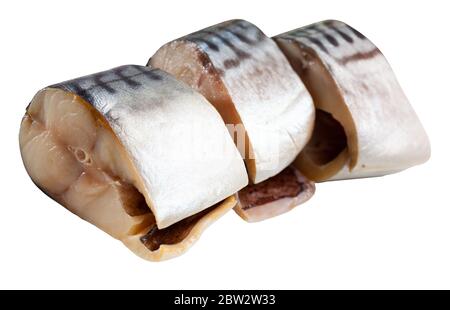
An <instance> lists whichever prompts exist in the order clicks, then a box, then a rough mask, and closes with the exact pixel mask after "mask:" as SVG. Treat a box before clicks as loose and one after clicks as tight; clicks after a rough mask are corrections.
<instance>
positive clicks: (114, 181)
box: [19, 65, 248, 261]
mask: <svg viewBox="0 0 450 310" xmlns="http://www.w3.org/2000/svg"><path fill="white" fill-rule="evenodd" d="M19 144H20V151H21V155H22V160H23V163H24V166H25V168H26V170H27V172H28V174H29V175H30V177H31V179H32V180H33V181H34V183H35V184H36V185H37V186H38V187H39V188H40V189H41V190H42V191H44V192H45V193H46V194H47V195H48V196H50V197H51V198H53V199H54V200H55V201H57V202H58V203H60V204H61V205H63V206H64V207H66V208H67V209H68V210H70V211H71V212H73V213H74V214H76V215H78V216H79V217H81V218H83V219H84V220H86V221H88V222H90V223H92V224H94V225H95V226H97V227H98V228H100V229H102V230H103V231H105V232H106V233H108V234H110V235H111V236H113V237H114V238H116V239H119V240H120V241H122V242H123V243H124V244H125V245H126V246H127V247H128V248H129V249H131V250H132V251H133V252H134V253H135V254H137V255H139V256H140V257H142V258H145V259H148V260H152V261H159V260H164V259H169V258H172V257H175V256H178V255H180V254H182V253H184V252H185V251H187V250H188V249H189V248H190V247H191V246H192V245H193V243H194V242H196V240H198V238H199V237H200V235H201V233H202V232H203V231H204V230H205V229H206V228H207V227H208V226H209V225H210V224H211V223H213V222H214V221H216V220H217V219H218V218H220V217H221V216H222V215H224V214H225V213H226V212H227V211H229V210H231V209H232V208H233V207H234V206H235V205H236V197H235V193H236V192H237V191H238V190H240V189H241V188H243V187H245V186H246V185H247V183H248V177H247V173H246V170H245V165H244V163H243V162H242V159H241V156H240V154H239V152H238V150H237V149H236V147H235V145H234V143H233V140H232V139H231V137H230V136H229V133H228V130H227V128H226V126H225V124H224V122H223V120H222V119H221V117H220V115H219V114H218V113H217V111H216V110H215V109H214V108H213V107H212V106H211V105H210V104H209V102H208V101H207V100H206V99H205V98H204V97H202V96H201V95H200V94H199V93H197V92H195V91H193V90H192V89H191V88H190V87H188V86H187V85H185V84H183V83H180V82H179V81H177V80H176V79H175V78H174V77H172V76H171V75H169V74H167V73H165V72H163V71H161V70H156V69H151V68H148V67H142V66H135V65H128V66H122V67H118V68H114V69H111V70H108V71H104V72H100V73H96V74H93V75H89V76H85V77H82V78H78V79H75V80H70V81H67V82H63V83H59V84H55V85H52V86H49V87H47V88H44V89H42V90H41V91H39V92H38V93H37V94H36V95H35V97H34V98H33V100H32V101H31V103H30V104H29V105H28V107H27V109H26V112H25V115H24V117H23V119H22V123H21V128H20V134H19Z"/></svg>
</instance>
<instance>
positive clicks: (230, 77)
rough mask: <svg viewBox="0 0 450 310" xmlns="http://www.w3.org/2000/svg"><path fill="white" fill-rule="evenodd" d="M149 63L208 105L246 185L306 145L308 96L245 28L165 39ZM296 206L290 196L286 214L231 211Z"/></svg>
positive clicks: (262, 40)
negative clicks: (228, 137)
mask: <svg viewBox="0 0 450 310" xmlns="http://www.w3.org/2000/svg"><path fill="white" fill-rule="evenodd" d="M149 65H151V66H153V67H157V68H161V69H163V70H165V71H167V72H169V73H171V74H173V75H174V76H175V77H177V78H178V79H180V80H181V81H183V82H185V83H187V84H188V85H190V86H191V87H193V88H194V89H195V90H197V91H199V92H200V93H201V94H203V95H204V96H205V97H206V99H208V100H209V101H210V102H211V103H212V104H213V105H214V106H215V107H216V109H217V110H218V111H219V113H220V115H221V116H222V118H223V120H224V121H225V123H226V124H227V125H228V126H229V130H230V133H231V134H232V136H233V138H234V140H235V143H236V145H237V147H238V149H239V151H240V152H241V155H242V157H243V158H244V160H245V163H246V166H247V172H248V175H249V178H250V180H251V182H252V183H253V184H257V183H260V182H262V181H264V180H267V179H269V178H271V177H274V176H276V175H277V174H278V173H279V172H281V171H282V170H283V169H284V168H286V167H287V166H288V165H289V164H290V163H291V162H292V161H293V160H294V159H295V157H296V156H297V155H298V153H299V152H300V150H301V149H302V148H303V147H304V146H305V144H306V143H307V141H308V140H309V139H310V136H311V132H312V128H313V124H314V105H313V103H312V99H311V96H310V95H309V93H308V92H307V91H306V89H305V86H304V85H303V83H302V82H301V80H300V79H299V78H298V76H297V75H296V74H295V72H294V71H293V70H292V68H291V67H290V65H289V62H288V61H287V59H286V57H285V56H284V55H283V53H282V52H281V51H280V50H279V48H278V47H277V46H276V44H275V42H274V41H273V40H271V39H270V38H268V37H267V36H266V35H264V33H263V32H262V31H261V30H259V29H258V28H257V27H256V26H254V25H253V24H251V23H249V22H246V21H244V20H232V21H228V22H224V23H221V24H218V25H215V26H212V27H209V28H206V29H204V30H200V31H198V32H195V33H192V34H190V35H187V36H185V37H182V38H180V39H177V40H175V41H172V42H170V43H168V44H166V45H164V46H163V47H161V48H160V49H159V50H158V51H157V52H156V54H155V55H153V57H151V58H150V60H149ZM269 184H273V182H271V183H269ZM257 188H259V187H257ZM304 197H308V198H309V196H308V195H306V196H304ZM286 200H288V199H287V198H284V199H283V201H284V202H283V204H285V205H286ZM300 201H302V200H299V199H295V198H293V197H292V198H291V202H289V203H287V205H289V208H287V207H283V208H281V207H280V209H279V210H278V211H274V210H272V209H273V208H272V207H273V206H274V205H276V204H272V205H270V206H269V205H266V204H264V205H262V206H259V207H258V209H257V210H258V212H257V213H256V212H248V211H245V210H242V206H241V205H240V204H238V206H237V207H236V209H235V210H236V212H237V213H238V214H239V215H241V216H242V217H243V218H244V219H246V220H248V221H256V220H262V219H265V218H269V217H271V216H274V215H275V214H281V213H283V212H282V211H281V210H284V211H287V210H288V209H291V208H292V207H293V206H294V204H295V202H300ZM255 210H256V209H255ZM252 214H257V216H256V217H255V218H252V217H251V215H252Z"/></svg>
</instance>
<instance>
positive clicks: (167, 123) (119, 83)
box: [50, 65, 247, 228]
mask: <svg viewBox="0 0 450 310" xmlns="http://www.w3.org/2000/svg"><path fill="white" fill-rule="evenodd" d="M50 88H60V89H64V90H66V91H69V92H73V93H75V94H77V95H79V96H80V97H82V98H84V99H85V100H86V101H87V102H89V103H90V104H92V106H93V107H94V108H95V109H96V110H97V111H99V112H100V113H101V114H102V115H103V116H104V117H105V118H106V120H107V121H108V123H109V125H110V126H111V128H112V129H113V131H114V133H115V134H116V135H117V137H118V138H119V140H120V141H121V143H122V144H123V145H124V147H125V149H126V150H127V151H128V153H129V155H130V156H131V158H132V160H133V163H134V165H135V166H136V168H137V170H138V171H139V172H140V175H141V176H142V182H143V185H144V187H145V192H147V193H148V197H146V198H147V199H148V203H149V205H150V207H151V208H152V211H153V213H154V215H155V218H156V222H157V224H158V227H159V228H165V227H168V226H170V225H171V224H174V223H176V222H178V221H180V220H182V219H184V218H186V217H188V216H190V215H193V214H195V213H197V212H200V211H202V210H204V209H206V208H208V207H210V206H212V205H214V204H215V203H217V202H219V201H221V200H223V199H225V198H226V197H228V196H230V195H232V194H234V193H235V192H237V191H238V190H239V189H240V188H241V187H244V186H245V185H246V183H247V178H246V176H245V175H244V172H245V168H244V167H243V165H242V164H241V163H239V160H238V159H239V157H237V155H239V154H238V153H237V150H236V152H234V151H233V148H232V147H231V144H229V143H228V150H229V151H230V152H229V154H230V156H229V157H226V158H225V157H224V156H220V160H222V161H219V160H218V159H219V157H217V158H213V157H210V158H198V156H195V155H196V154H195V153H196V152H195V150H193V154H192V158H189V157H188V156H186V154H184V156H185V157H186V160H184V159H183V158H178V157H181V156H183V154H180V152H181V151H184V152H186V151H189V150H183V149H181V148H180V144H182V141H180V138H178V137H177V135H178V134H180V132H178V131H176V130H173V128H174V127H176V126H181V125H183V124H184V125H187V126H186V128H185V129H189V128H190V126H189V124H192V123H195V122H197V123H199V124H202V125H204V126H205V127H204V128H208V129H209V130H210V131H216V132H214V133H215V134H216V138H217V136H220V133H225V132H226V127H225V126H222V125H221V123H222V124H223V122H222V121H220V122H219V121H218V118H217V117H218V114H217V113H216V112H215V111H214V109H213V108H212V107H211V106H210V105H209V103H207V102H206V100H204V99H203V98H202V97H201V96H200V95H199V94H198V93H196V92H194V91H193V90H192V89H190V88H189V87H187V86H185V85H184V84H182V83H179V82H178V81H176V80H175V78H173V77H172V76H170V75H169V74H167V73H165V72H163V71H161V70H158V69H151V68H148V67H144V66H135V65H128V66H122V67H118V68H114V69H112V70H108V71H105V72H100V73H97V74H93V75H90V76H86V77H82V78H79V79H75V80H71V81H67V82H63V83H60V84H55V85H52V86H50ZM187 103H190V104H187ZM203 118H204V119H203ZM182 128H183V127H182ZM210 136H214V135H210ZM206 137H208V136H206ZM177 138H178V139H177ZM221 138H222V140H224V139H225V138H223V137H221ZM210 142H211V140H210ZM226 142H232V141H231V139H230V140H229V141H227V140H225V142H224V143H225V144H227V143H226ZM201 143H204V145H203V147H204V148H205V149H208V146H207V145H208V140H207V139H202V141H201ZM213 146H215V144H214V143H211V146H210V147H213ZM234 149H235V148H234ZM155 150H159V151H155ZM197 155H198V154H197ZM189 161H190V162H189ZM206 167H207V169H201V168H206ZM200 169H201V170H200ZM199 171H202V173H199Z"/></svg>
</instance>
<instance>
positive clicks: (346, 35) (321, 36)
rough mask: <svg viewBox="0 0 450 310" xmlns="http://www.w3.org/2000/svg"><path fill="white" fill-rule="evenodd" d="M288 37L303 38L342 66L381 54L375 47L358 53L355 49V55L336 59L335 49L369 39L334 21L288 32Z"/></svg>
mask: <svg viewBox="0 0 450 310" xmlns="http://www.w3.org/2000/svg"><path fill="white" fill-rule="evenodd" d="M286 36H287V37H288V38H292V39H298V38H303V39H304V40H307V41H309V42H310V43H311V44H313V45H315V46H316V47H318V48H319V49H320V50H321V51H322V52H324V53H326V54H328V55H329V56H330V57H333V58H334V59H335V60H336V61H337V62H339V63H340V64H341V65H346V64H348V63H350V62H353V61H357V60H361V59H370V58H372V57H375V56H377V55H378V54H379V53H380V51H379V50H378V49H377V48H376V47H375V46H373V47H372V48H371V49H370V50H367V51H366V52H361V51H358V50H357V49H356V48H355V52H354V53H353V54H350V55H346V56H343V57H341V58H336V57H335V56H334V55H333V54H334V53H333V49H334V48H339V47H340V46H341V45H347V46H348V45H356V44H361V43H362V42H363V41H367V38H366V37H365V36H364V35H363V34H361V33H360V32H359V31H358V30H356V29H354V28H352V27H351V26H349V25H347V24H345V23H342V22H339V21H334V20H327V21H324V22H320V23H316V24H312V25H309V26H306V27H302V28H299V29H296V30H293V31H291V32H288V33H287V34H286Z"/></svg>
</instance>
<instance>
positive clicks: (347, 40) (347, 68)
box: [274, 21, 430, 181]
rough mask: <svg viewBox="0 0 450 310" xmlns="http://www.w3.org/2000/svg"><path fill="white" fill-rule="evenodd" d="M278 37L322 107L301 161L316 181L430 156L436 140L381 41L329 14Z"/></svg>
mask: <svg viewBox="0 0 450 310" xmlns="http://www.w3.org/2000/svg"><path fill="white" fill-rule="evenodd" d="M274 39H275V41H276V42H277V44H278V45H279V47H280V48H281V49H282V51H283V52H284V53H285V55H286V56H287V58H288V59H289V61H290V63H291V65H292V66H293V68H294V69H295V70H296V72H297V73H298V74H299V76H300V77H301V79H302V81H303V82H304V83H305V85H306V87H307V89H308V90H309V92H310V93H311V95H312V97H313V99H314V104H315V107H316V109H317V113H316V121H315V128H314V131H313V136H312V138H311V140H310V142H309V143H308V144H307V145H306V147H305V149H304V150H303V151H302V152H301V154H300V155H299V157H298V158H297V159H296V161H295V165H296V166H297V167H298V168H299V169H300V170H301V171H302V173H304V174H305V175H306V177H308V178H310V179H312V180H315V181H325V180H336V179H347V178H361V177H372V176H380V175H385V174H389V173H394V172H398V171H400V170H404V169H406V168H409V167H411V166H414V165H417V164H420V163H423V162H425V161H427V160H428V158H429V156H430V144H429V141H428V138H427V135H426V133H425V130H424V128H423V127H422V125H421V123H420V121H419V119H418V117H417V115H416V113H415V112H414V110H413V108H412V107H411V105H410V104H409V102H408V99H407V98H406V96H405V94H404V93H403V91H402V89H401V87H400V85H399V83H398V81H397V79H396V78H395V75H394V73H393V71H392V69H391V67H390V66H389V64H388V62H387V60H386V59H385V58H384V56H383V55H382V54H381V52H380V51H379V50H378V48H377V47H376V46H375V45H374V44H373V43H372V42H371V41H369V40H368V39H367V38H366V37H365V36H364V35H362V34H361V33H360V32H358V31H357V30H355V29H354V28H352V27H350V26H348V25H346V24H344V23H342V22H339V21H324V22H320V23H316V24H312V25H310V26H306V27H303V28H299V29H296V30H292V31H289V32H287V33H284V34H280V35H278V36H276V37H275V38H274Z"/></svg>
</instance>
